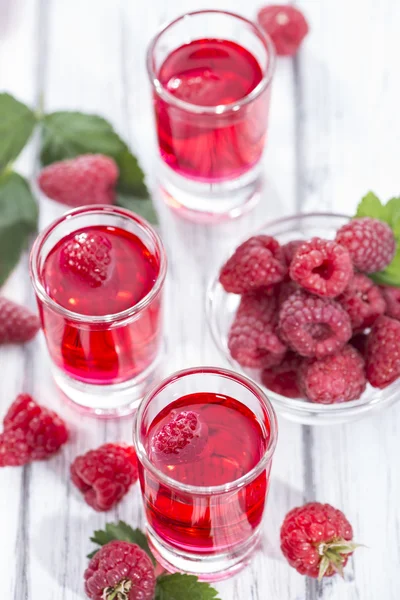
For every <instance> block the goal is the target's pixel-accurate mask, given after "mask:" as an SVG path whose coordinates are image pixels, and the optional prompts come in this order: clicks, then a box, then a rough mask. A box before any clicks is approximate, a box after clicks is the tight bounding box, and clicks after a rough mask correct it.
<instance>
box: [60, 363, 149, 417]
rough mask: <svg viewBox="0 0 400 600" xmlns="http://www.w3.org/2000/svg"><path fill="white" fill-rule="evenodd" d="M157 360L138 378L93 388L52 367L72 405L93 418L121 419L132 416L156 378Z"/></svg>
mask: <svg viewBox="0 0 400 600" xmlns="http://www.w3.org/2000/svg"><path fill="white" fill-rule="evenodd" d="M159 365H160V360H156V361H155V362H153V364H152V365H151V366H150V367H149V368H148V369H146V371H143V372H142V373H141V374H140V375H138V376H137V377H135V378H133V379H129V380H128V381H124V382H122V383H116V384H111V385H94V384H90V383H84V382H82V381H79V380H77V379H73V378H72V377H70V376H69V375H67V374H66V373H65V372H64V371H62V370H61V369H58V368H57V367H55V366H54V365H53V366H52V372H53V377H54V379H55V382H56V384H57V385H58V387H59V388H60V389H61V391H62V392H64V394H65V395H66V396H67V397H68V399H69V400H71V401H72V403H73V404H74V405H75V406H77V407H78V408H80V409H82V410H83V411H84V412H86V413H88V414H92V415H93V416H96V417H105V418H107V417H108V418H112V417H124V416H127V415H130V414H132V413H133V412H134V411H135V410H136V409H137V407H138V405H139V403H140V401H141V400H142V398H143V396H144V395H145V394H146V393H147V392H148V391H149V389H150V388H151V387H152V386H153V385H154V384H155V383H156V381H157V380H158V379H159V372H158V371H159Z"/></svg>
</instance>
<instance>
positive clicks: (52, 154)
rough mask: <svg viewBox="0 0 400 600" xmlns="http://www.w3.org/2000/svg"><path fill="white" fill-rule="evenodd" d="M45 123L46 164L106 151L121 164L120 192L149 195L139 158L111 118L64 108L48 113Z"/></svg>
mask: <svg viewBox="0 0 400 600" xmlns="http://www.w3.org/2000/svg"><path fill="white" fill-rule="evenodd" d="M42 123H43V130H42V151H41V160H42V163H43V164H44V165H48V164H50V163H52V162H56V161H59V160H64V159H66V158H73V157H74V156H79V155H80V154H105V155H107V156H111V158H113V159H114V160H115V162H116V163H117V165H118V168H119V173H120V174H119V179H118V190H119V191H121V192H122V193H124V194H129V195H132V196H136V197H138V198H148V197H149V192H148V190H147V187H146V185H145V183H144V174H143V171H142V169H141V168H140V167H139V164H138V161H137V159H136V158H135V157H134V156H133V154H132V153H131V152H130V151H129V148H128V146H127V145H126V143H125V142H124V141H123V140H121V138H120V137H119V135H118V134H117V133H116V132H115V131H114V129H113V127H112V125H111V124H110V123H109V122H108V121H106V120H105V119H103V118H102V117H99V116H97V115H86V114H83V113H80V112H67V111H63V112H55V113H52V114H49V115H46V116H45V117H44V119H43V122H42Z"/></svg>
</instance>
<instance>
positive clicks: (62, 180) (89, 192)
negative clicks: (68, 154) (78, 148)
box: [38, 154, 119, 207]
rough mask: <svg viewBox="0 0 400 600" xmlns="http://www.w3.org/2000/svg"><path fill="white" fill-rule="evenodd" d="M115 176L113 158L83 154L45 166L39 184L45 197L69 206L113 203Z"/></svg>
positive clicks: (116, 175)
mask: <svg viewBox="0 0 400 600" xmlns="http://www.w3.org/2000/svg"><path fill="white" fill-rule="evenodd" d="M118 175H119V173H118V167H117V165H116V163H115V161H114V160H113V159H112V158H110V157H108V156H103V155H102V154H84V155H82V156H77V157H76V158H72V159H69V160H62V161H60V162H55V163H53V164H51V165H49V166H48V167H45V168H44V169H42V170H41V172H40V174H39V177H38V184H39V187H40V189H41V190H42V192H43V193H44V194H46V196H48V197H49V198H52V199H53V200H56V201H57V202H61V203H62V204H67V205H68V206H75V207H77V206H83V205H85V204H113V203H114V200H115V184H116V182H117V179H118Z"/></svg>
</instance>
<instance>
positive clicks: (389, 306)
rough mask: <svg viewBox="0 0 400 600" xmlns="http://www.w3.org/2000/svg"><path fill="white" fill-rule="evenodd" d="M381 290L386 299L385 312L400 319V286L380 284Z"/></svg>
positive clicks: (393, 317)
mask: <svg viewBox="0 0 400 600" xmlns="http://www.w3.org/2000/svg"><path fill="white" fill-rule="evenodd" d="M381 292H382V294H383V297H384V299H385V301H386V314H387V315H388V316H389V317H392V319H397V320H398V321H400V288H398V287H388V286H382V287H381Z"/></svg>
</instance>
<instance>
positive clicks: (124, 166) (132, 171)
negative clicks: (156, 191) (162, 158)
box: [115, 149, 149, 198]
mask: <svg viewBox="0 0 400 600" xmlns="http://www.w3.org/2000/svg"><path fill="white" fill-rule="evenodd" d="M115 160H116V162H117V164H118V168H119V179H118V191H120V192H121V193H123V194H130V195H132V196H136V198H148V197H149V191H148V189H147V187H146V184H145V182H144V173H143V171H142V169H141V168H140V167H139V164H138V161H137V160H136V158H135V157H134V156H133V154H131V153H130V152H129V150H128V149H126V150H124V151H123V152H120V153H119V154H117V156H115Z"/></svg>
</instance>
